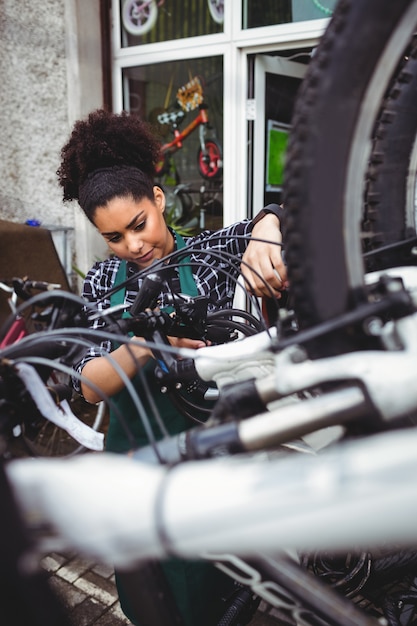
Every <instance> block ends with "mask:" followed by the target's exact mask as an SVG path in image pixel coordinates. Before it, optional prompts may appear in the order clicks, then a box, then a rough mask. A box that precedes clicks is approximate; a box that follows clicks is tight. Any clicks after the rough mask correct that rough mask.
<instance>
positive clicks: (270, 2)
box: [242, 0, 337, 28]
mask: <svg viewBox="0 0 417 626" xmlns="http://www.w3.org/2000/svg"><path fill="white" fill-rule="evenodd" d="M336 2H337V0H242V8H243V10H242V16H243V24H242V28H257V27H259V26H269V25H271V24H286V23H288V22H300V21H303V20H316V19H323V18H326V17H330V15H331V14H332V11H333V9H334V7H335V5H336Z"/></svg>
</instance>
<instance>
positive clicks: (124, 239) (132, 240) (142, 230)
mask: <svg viewBox="0 0 417 626" xmlns="http://www.w3.org/2000/svg"><path fill="white" fill-rule="evenodd" d="M153 191H154V200H153V201H152V200H150V199H149V198H143V199H142V200H139V202H138V201H136V200H134V199H133V198H132V197H129V196H127V197H123V198H113V200H110V201H109V202H108V203H107V204H106V206H101V207H97V209H96V211H95V214H94V224H95V226H96V228H97V229H98V231H99V233H100V234H101V235H102V236H103V237H104V239H105V240H106V241H107V244H108V246H109V248H110V249H111V250H112V251H113V252H114V254H115V255H116V256H118V257H120V258H121V259H124V260H126V261H131V262H133V263H136V265H137V266H138V267H139V268H140V269H142V268H146V267H149V266H150V265H152V263H154V261H157V260H159V259H162V258H163V257H165V256H166V255H167V254H169V253H170V252H172V251H173V250H174V239H173V236H172V234H171V232H170V231H169V229H168V228H167V225H166V223H165V219H164V209H165V196H164V193H163V191H162V189H160V187H156V186H155V187H154V188H153Z"/></svg>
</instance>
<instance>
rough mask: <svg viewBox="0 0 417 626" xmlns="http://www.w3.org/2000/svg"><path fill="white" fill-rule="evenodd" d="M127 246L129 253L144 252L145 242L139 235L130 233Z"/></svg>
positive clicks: (127, 237)
mask: <svg viewBox="0 0 417 626" xmlns="http://www.w3.org/2000/svg"><path fill="white" fill-rule="evenodd" d="M126 245H127V247H128V250H129V252H140V251H141V250H142V246H143V242H142V239H141V237H140V235H139V233H128V235H127V236H126Z"/></svg>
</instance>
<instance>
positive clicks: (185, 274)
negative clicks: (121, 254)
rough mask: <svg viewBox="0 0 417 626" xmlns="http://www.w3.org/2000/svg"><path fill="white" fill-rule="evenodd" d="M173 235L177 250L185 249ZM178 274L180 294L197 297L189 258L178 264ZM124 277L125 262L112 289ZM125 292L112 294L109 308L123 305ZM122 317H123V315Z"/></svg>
mask: <svg viewBox="0 0 417 626" xmlns="http://www.w3.org/2000/svg"><path fill="white" fill-rule="evenodd" d="M174 234H175V238H176V241H177V250H183V249H184V248H185V247H186V246H185V241H184V239H183V238H182V237H181V235H180V234H179V233H177V232H176V231H174ZM178 273H179V277H180V286H181V292H182V293H186V294H187V295H188V296H198V289H197V285H196V283H195V280H194V277H193V272H192V270H191V259H190V257H189V256H186V257H184V258H183V259H181V261H180V262H179V267H178ZM126 275H127V263H126V261H121V262H120V265H119V269H118V270H117V274H116V278H115V281H114V287H117V286H118V285H121V284H123V282H124V281H125V280H126ZM125 291H126V290H125V289H119V290H118V291H116V292H115V293H112V295H111V296H110V306H115V305H117V304H123V302H124V299H125ZM123 315H124V316H125V314H123Z"/></svg>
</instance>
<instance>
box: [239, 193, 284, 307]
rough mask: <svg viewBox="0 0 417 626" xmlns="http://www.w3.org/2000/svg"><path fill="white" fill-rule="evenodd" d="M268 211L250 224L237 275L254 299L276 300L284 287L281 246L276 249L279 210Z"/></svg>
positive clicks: (274, 206) (276, 208) (278, 234)
mask: <svg viewBox="0 0 417 626" xmlns="http://www.w3.org/2000/svg"><path fill="white" fill-rule="evenodd" d="M270 207H271V208H270ZM270 207H266V208H265V209H263V210H262V211H261V212H260V213H258V215H257V216H256V217H255V218H254V220H253V222H252V238H251V240H250V242H249V243H248V247H247V249H246V252H245V253H244V255H243V257H242V265H241V271H242V274H243V277H244V278H245V279H246V280H247V283H248V289H249V290H250V291H251V292H252V293H254V294H255V295H256V296H266V297H271V295H273V296H275V297H278V298H279V297H280V292H281V291H282V289H284V288H285V287H287V286H288V283H287V269H286V267H285V264H284V261H283V258H282V246H281V245H278V244H281V243H282V233H281V221H280V217H282V215H283V209H282V208H281V207H278V206H277V205H270ZM265 283H266V284H265Z"/></svg>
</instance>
